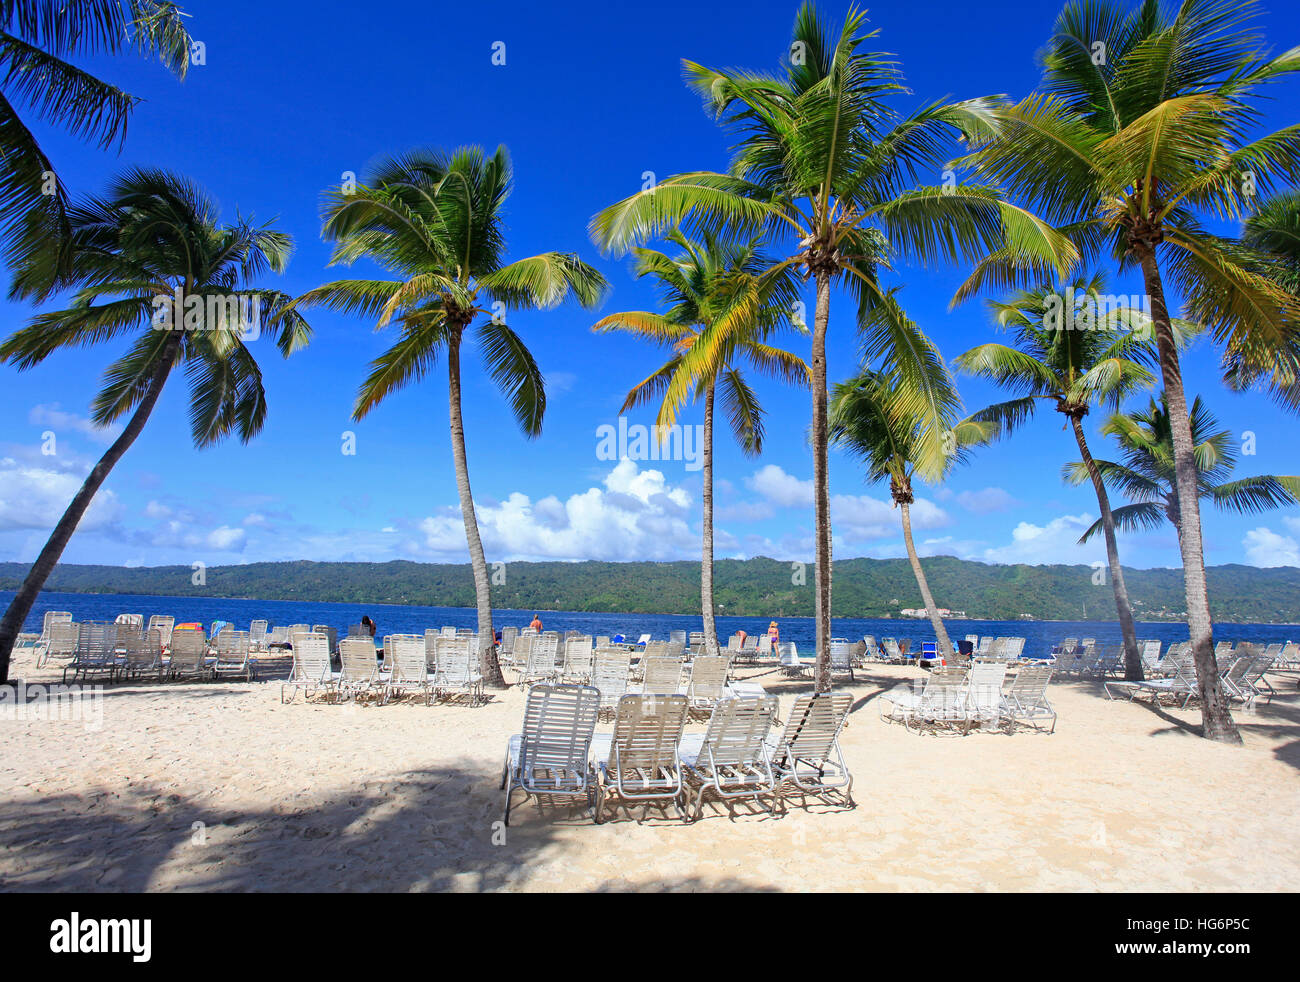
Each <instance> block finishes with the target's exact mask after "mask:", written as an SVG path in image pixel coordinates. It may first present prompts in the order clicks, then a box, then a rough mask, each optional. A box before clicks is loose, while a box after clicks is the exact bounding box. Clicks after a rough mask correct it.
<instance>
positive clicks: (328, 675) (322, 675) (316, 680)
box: [178, 631, 339, 703]
mask: <svg viewBox="0 0 1300 982" xmlns="http://www.w3.org/2000/svg"><path fill="white" fill-rule="evenodd" d="M178 633H179V632H178ZM292 641H293V667H292V668H291V669H290V670H289V677H288V679H286V680H285V681H284V682H282V683H281V684H280V702H281V703H284V702H285V698H284V693H285V690H286V689H287V690H289V691H290V693H291V695H290V696H289V700H288V701H289V702H293V699H294V696H296V695H297V694H298V690H299V689H301V690H303V698H304V699H307V700H310V699H311V697H312V694H313V693H315V692H317V691H318V690H321V691H323V692H324V694H325V698H326V700H327V701H328V700H333V699H334V698H336V697H337V695H338V691H339V674H338V673H337V672H335V671H333V669H332V668H331V667H330V647H329V637H328V636H327V635H325V634H317V633H312V632H309V631H304V632H299V633H297V634H295V635H293V638H292Z"/></svg>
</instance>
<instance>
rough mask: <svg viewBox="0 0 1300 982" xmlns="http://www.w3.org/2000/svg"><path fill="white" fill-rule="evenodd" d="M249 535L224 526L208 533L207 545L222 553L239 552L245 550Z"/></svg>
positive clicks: (240, 530) (241, 530)
mask: <svg viewBox="0 0 1300 982" xmlns="http://www.w3.org/2000/svg"><path fill="white" fill-rule="evenodd" d="M247 537H248V533H247V532H245V531H244V530H243V529H237V528H231V527H230V526H228V525H222V526H221V527H220V528H215V529H213V530H212V531H211V532H209V533H208V536H207V540H206V541H207V544H208V545H209V546H211V547H212V548H213V549H218V550H220V551H221V552H239V551H240V550H242V549H243V548H244V542H245V541H246V539H247Z"/></svg>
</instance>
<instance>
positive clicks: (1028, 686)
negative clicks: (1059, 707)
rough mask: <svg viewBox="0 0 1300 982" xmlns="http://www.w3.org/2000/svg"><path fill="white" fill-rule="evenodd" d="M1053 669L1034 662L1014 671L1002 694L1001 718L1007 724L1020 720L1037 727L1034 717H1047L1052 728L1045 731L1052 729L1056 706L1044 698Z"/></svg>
mask: <svg viewBox="0 0 1300 982" xmlns="http://www.w3.org/2000/svg"><path fill="white" fill-rule="evenodd" d="M1053 671H1054V669H1053V667H1052V666H1051V665H1049V664H1047V663H1046V662H1035V663H1034V664H1032V665H1026V666H1025V667H1024V668H1022V669H1021V670H1020V671H1019V672H1017V673H1016V677H1015V678H1014V679H1012V680H1011V683H1010V685H1008V686H1007V687H1006V691H1005V692H1004V693H1003V696H1002V706H1001V711H1002V718H1003V719H1004V720H1005V721H1006V722H1007V725H1008V726H1010V727H1012V728H1014V727H1015V725H1016V723H1017V722H1020V721H1022V720H1023V721H1025V722H1027V723H1029V724H1030V725H1031V726H1033V727H1034V728H1035V729H1038V723H1037V722H1036V721H1037V720H1040V719H1048V718H1050V719H1051V721H1052V728H1051V729H1050V730H1048V731H1047V732H1048V733H1049V734H1050V733H1055V732H1056V710H1055V709H1053V708H1052V704H1051V703H1050V702H1049V701H1048V699H1047V683H1048V682H1050V681H1051V680H1052V674H1053Z"/></svg>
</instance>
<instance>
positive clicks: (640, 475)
mask: <svg viewBox="0 0 1300 982" xmlns="http://www.w3.org/2000/svg"><path fill="white" fill-rule="evenodd" d="M602 483H603V484H604V488H603V489H602V488H589V489H588V490H586V491H584V492H582V493H581V494H574V495H571V496H570V497H569V498H568V499H567V500H566V501H560V499H559V498H556V497H555V496H553V495H551V496H547V497H545V498H542V499H541V500H539V501H537V502H534V501H532V499H530V498H529V496H528V495H526V494H523V493H522V492H519V491H516V492H513V493H512V494H510V495H509V496H508V497H507V498H506V499H505V500H504V501H502V502H499V503H496V504H484V505H478V506H477V507H476V511H477V514H478V522H479V533H480V535H481V536H482V537H483V545H484V548H485V550H486V551H487V552H488V554H489V556H490V558H492V559H498V558H499V559H505V560H510V559H516V560H524V559H604V560H610V561H625V560H634V559H680V558H685V557H687V556H691V555H694V553H696V552H697V551H698V549H699V545H698V542H699V538H698V535H697V534H696V531H695V529H694V528H693V524H692V523H693V520H694V517H695V516H694V514H693V507H694V501H693V499H692V497H691V495H690V494H689V493H688V492H687V491H685V490H684V489H682V488H680V487H674V486H672V485H669V484H668V483H667V481H666V480H665V478H664V475H663V472H662V471H657V470H640V469H638V467H637V465H636V464H635V463H633V462H632V461H631V460H628V459H626V458H624V459H623V460H621V461H619V463H618V464H617V465H615V467H614V468H613V469H612V470H611V471H610V472H609V473H608V474H607V475H606V476H605V478H604V480H603V482H602ZM419 527H420V531H421V532H422V533H423V534H424V543H423V545H424V547H425V549H427V550H428V551H430V552H435V553H450V554H452V555H453V556H463V555H464V553H465V525H464V523H463V522H462V520H461V517H460V512H459V510H458V509H455V508H453V507H450V506H449V507H447V508H445V509H444V510H443V511H442V513H441V514H439V515H434V516H430V517H428V518H425V519H424V520H423V521H422V522H420V526H419Z"/></svg>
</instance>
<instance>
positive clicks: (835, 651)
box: [831, 638, 854, 682]
mask: <svg viewBox="0 0 1300 982" xmlns="http://www.w3.org/2000/svg"><path fill="white" fill-rule="evenodd" d="M853 648H854V645H853V643H852V642H851V641H846V640H843V639H835V638H833V639H831V678H834V677H835V676H836V675H841V676H842V675H847V676H848V677H849V681H850V682H852V681H854V679H853Z"/></svg>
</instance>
